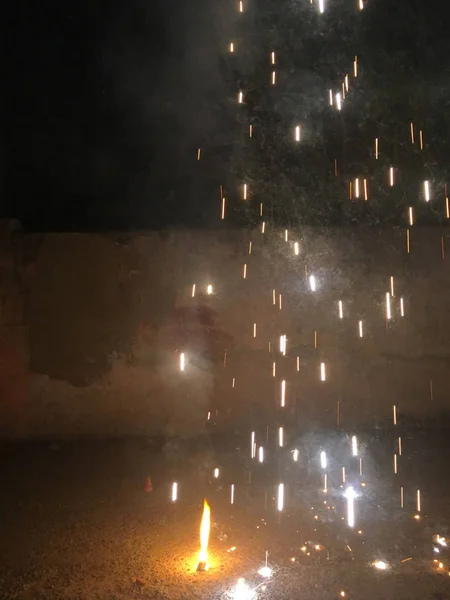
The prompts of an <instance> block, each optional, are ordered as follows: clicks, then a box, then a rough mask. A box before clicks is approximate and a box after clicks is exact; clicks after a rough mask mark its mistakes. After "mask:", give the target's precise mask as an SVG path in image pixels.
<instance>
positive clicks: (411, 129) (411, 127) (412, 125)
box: [409, 123, 414, 144]
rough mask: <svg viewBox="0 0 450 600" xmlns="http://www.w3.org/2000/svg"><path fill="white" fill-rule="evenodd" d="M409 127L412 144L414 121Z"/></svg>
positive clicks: (412, 142)
mask: <svg viewBox="0 0 450 600" xmlns="http://www.w3.org/2000/svg"><path fill="white" fill-rule="evenodd" d="M409 128H410V131H411V144H414V123H410V124H409Z"/></svg>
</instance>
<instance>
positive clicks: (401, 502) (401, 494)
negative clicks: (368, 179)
mask: <svg viewBox="0 0 450 600" xmlns="http://www.w3.org/2000/svg"><path fill="white" fill-rule="evenodd" d="M404 499H405V494H404V491H403V486H401V487H400V508H403V507H404V504H405V503H404Z"/></svg>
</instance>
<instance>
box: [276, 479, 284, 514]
mask: <svg viewBox="0 0 450 600" xmlns="http://www.w3.org/2000/svg"><path fill="white" fill-rule="evenodd" d="M283 508H284V483H280V484H279V485H278V498H277V509H278V511H279V512H281V511H282V510H283Z"/></svg>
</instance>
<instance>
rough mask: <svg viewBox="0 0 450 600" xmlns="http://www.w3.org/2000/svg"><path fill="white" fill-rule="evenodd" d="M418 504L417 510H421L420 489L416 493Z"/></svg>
mask: <svg viewBox="0 0 450 600" xmlns="http://www.w3.org/2000/svg"><path fill="white" fill-rule="evenodd" d="M416 506H417V512H420V511H421V508H422V501H421V498H420V490H417V494H416Z"/></svg>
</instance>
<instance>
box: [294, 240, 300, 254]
mask: <svg viewBox="0 0 450 600" xmlns="http://www.w3.org/2000/svg"><path fill="white" fill-rule="evenodd" d="M299 252H300V248H299V244H298V242H295V243H294V254H295V256H298V255H299Z"/></svg>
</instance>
